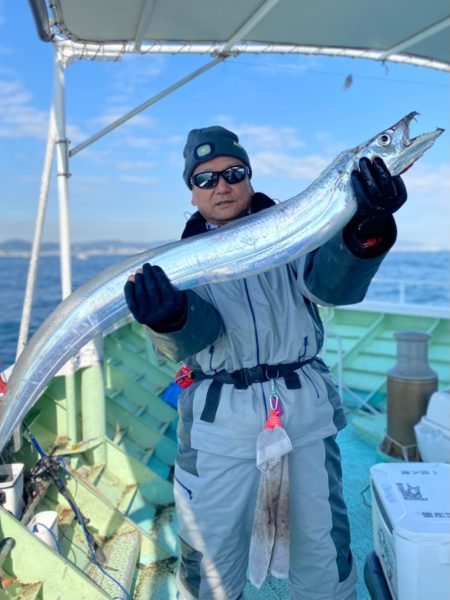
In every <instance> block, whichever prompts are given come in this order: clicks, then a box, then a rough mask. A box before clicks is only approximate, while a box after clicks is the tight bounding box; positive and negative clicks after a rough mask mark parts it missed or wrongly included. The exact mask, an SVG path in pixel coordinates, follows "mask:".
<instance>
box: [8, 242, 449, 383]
mask: <svg viewBox="0 0 450 600" xmlns="http://www.w3.org/2000/svg"><path fill="white" fill-rule="evenodd" d="M122 258H124V256H121V255H118V254H104V255H98V254H95V255H82V256H75V257H74V258H73V261H72V278H73V289H76V288H77V287H79V286H80V285H81V284H83V283H85V282H86V281H87V280H88V279H90V278H91V277H94V276H95V275H96V274H97V273H100V272H101V271H102V270H103V269H105V268H106V267H108V266H110V265H112V264H114V263H115V262H118V261H119V260H121V259H122ZM28 260H29V259H28V258H26V257H19V256H14V255H12V256H0V282H1V283H0V285H1V288H0V290H1V291H0V372H1V371H3V370H4V369H5V368H7V367H8V366H9V365H11V364H12V363H13V362H14V360H15V353H16V346H17V339H18V335H19V326H20V319H21V314H22V304H23V297H24V291H25V285H26V278H27V272H28ZM449 273H450V252H411V251H408V252H390V253H389V254H388V256H387V257H386V258H385V260H384V262H383V263H382V265H381V267H380V269H379V271H378V273H377V275H376V277H375V279H374V280H373V281H372V284H371V286H370V288H369V291H368V294H367V296H366V299H367V300H370V301H383V302H399V301H403V302H407V303H413V304H420V305H432V306H441V307H448V306H449V305H450V282H449ZM124 283H125V282H124ZM60 301H61V285H60V267H59V257H58V256H57V255H54V256H44V257H42V258H41V259H40V262H39V272H38V279H37V284H36V290H35V296H34V302H33V310H32V318H31V326H30V335H31V334H32V333H33V332H34V331H35V330H36V329H37V327H38V326H39V325H40V324H41V323H42V321H43V320H44V319H45V318H46V317H47V316H48V315H49V314H50V312H51V311H52V310H53V309H54V308H55V307H56V306H57V305H58V303H59V302H60Z"/></svg>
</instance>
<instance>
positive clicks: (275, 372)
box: [264, 365, 280, 381]
mask: <svg viewBox="0 0 450 600" xmlns="http://www.w3.org/2000/svg"><path fill="white" fill-rule="evenodd" d="M264 375H265V377H266V381H270V380H271V379H278V377H279V376H280V369H279V368H278V367H275V366H273V365H267V366H266V367H265V369H264Z"/></svg>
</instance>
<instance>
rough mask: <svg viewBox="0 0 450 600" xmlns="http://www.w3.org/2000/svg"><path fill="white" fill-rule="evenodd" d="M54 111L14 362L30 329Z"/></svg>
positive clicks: (50, 154) (45, 199)
mask: <svg viewBox="0 0 450 600" xmlns="http://www.w3.org/2000/svg"><path fill="white" fill-rule="evenodd" d="M54 117H55V116H54V109H53V107H52V110H51V113H50V122H49V129H48V137H47V148H46V151H45V159H44V166H43V170H42V178H41V189H40V193H39V204H38V213H37V217H36V224H35V228H34V239H33V245H32V248H31V257H30V264H29V267H28V276H27V284H26V288H25V296H24V301H23V309H22V318H21V320H20V330H19V340H18V342H17V350H16V360H17V359H18V358H19V356H20V354H21V352H22V350H23V349H24V348H25V345H26V343H27V339H28V331H29V328H30V320H31V309H32V305H33V298H34V290H35V286H36V275H37V269H38V263H39V254H40V251H41V242H42V232H43V229H44V222H45V213H46V210H47V201H48V190H49V187H50V175H51V169H52V164H53V155H54V151H55V121H54Z"/></svg>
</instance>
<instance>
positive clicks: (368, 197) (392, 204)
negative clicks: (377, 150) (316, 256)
mask: <svg viewBox="0 0 450 600" xmlns="http://www.w3.org/2000/svg"><path fill="white" fill-rule="evenodd" d="M351 181H352V186H353V191H354V193H355V199H356V203H357V209H356V213H355V215H354V217H353V218H352V219H351V221H350V222H349V223H348V225H346V226H345V227H344V232H343V235H344V240H345V243H346V245H347V247H348V248H349V249H350V250H351V251H352V252H353V254H355V255H356V256H360V257H366V258H370V257H374V256H379V255H381V254H384V253H385V252H387V250H389V248H391V246H392V245H393V244H394V242H395V239H396V237H397V227H396V225H395V221H394V217H393V216H392V215H393V213H394V212H396V211H397V210H398V209H399V208H400V207H401V206H402V205H403V204H404V203H405V202H406V198H407V193H406V188H405V184H404V183H403V180H402V178H401V177H400V176H399V175H395V176H392V175H391V174H390V173H389V170H388V168H387V167H386V165H385V164H384V161H383V160H382V159H381V158H379V157H375V158H374V159H373V161H370V160H369V159H368V158H366V157H364V158H361V159H360V161H359V170H356V169H355V170H354V171H352V174H351Z"/></svg>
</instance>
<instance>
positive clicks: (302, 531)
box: [125, 126, 406, 600]
mask: <svg viewBox="0 0 450 600" xmlns="http://www.w3.org/2000/svg"><path fill="white" fill-rule="evenodd" d="M184 158H185V168H184V172H183V177H184V180H185V182H186V184H187V186H188V187H189V188H190V189H191V191H192V204H193V205H194V206H195V207H196V208H197V212H196V213H195V214H194V215H193V216H192V217H191V218H190V219H189V221H188V223H187V225H186V228H185V230H184V232H183V235H182V237H183V238H185V237H189V236H193V235H201V234H202V233H203V232H205V231H207V230H209V229H213V228H216V227H221V226H223V225H225V224H226V223H229V222H231V221H233V220H235V219H238V218H240V217H242V216H243V215H246V214H249V213H253V212H257V211H259V210H263V209H265V208H267V207H269V206H272V205H273V204H274V202H273V201H272V200H271V199H270V198H268V197H267V196H265V195H264V194H261V193H255V192H254V190H253V188H252V184H251V176H252V171H251V166H250V160H249V157H248V155H247V152H246V151H245V150H244V148H243V147H242V146H241V145H240V143H239V140H238V137H237V136H236V135H235V134H234V133H232V132H231V131H228V130H227V129H224V128H223V127H217V126H214V127H207V128H204V129H195V130H193V131H191V132H190V133H189V136H188V140H187V144H186V147H185V149H184ZM352 183H353V188H354V191H355V196H356V199H357V202H358V211H357V213H356V215H355V216H354V217H353V219H352V220H351V222H350V223H349V224H348V225H347V226H346V227H345V228H344V230H343V231H342V232H340V233H339V234H338V235H337V236H336V237H335V238H333V239H331V240H330V241H329V242H327V243H326V244H324V245H323V246H322V247H321V248H319V249H318V250H316V251H314V252H312V253H310V254H309V255H307V256H303V257H301V258H298V259H296V260H294V261H293V262H291V263H289V264H287V265H284V266H282V267H278V268H274V269H272V270H269V271H267V272H265V273H262V274H260V275H257V276H253V277H247V278H246V279H242V280H239V281H231V282H226V283H221V284H215V285H206V286H202V287H200V288H196V289H195V290H188V291H186V292H182V291H179V290H176V289H175V288H174V287H173V286H172V285H171V284H170V282H169V280H168V279H167V277H166V276H165V274H164V272H163V271H162V269H160V268H159V267H157V266H154V267H153V266H150V265H148V264H146V265H144V266H143V269H142V271H141V272H138V273H136V275H135V276H133V277H130V278H129V281H128V282H127V283H126V286H125V295H126V299H127V303H128V306H129V308H130V310H131V312H132V313H133V315H134V316H135V318H136V319H137V320H138V321H139V322H140V323H143V324H145V325H147V326H148V327H149V328H150V329H149V334H150V336H151V338H152V340H153V342H154V344H155V345H156V346H157V347H158V348H159V350H160V351H161V352H163V353H164V354H166V355H167V356H168V357H169V358H171V359H172V360H175V361H178V360H186V361H187V363H188V365H189V366H190V367H191V368H192V369H193V371H194V372H195V382H194V384H193V385H192V386H190V387H188V388H187V389H185V390H184V392H183V394H182V395H181V397H180V402H179V414H180V419H179V428H178V454H177V460H176V465H175V481H174V492H175V501H176V506H177V512H178V518H179V536H180V545H181V555H182V556H181V564H180V570H179V574H178V586H179V590H180V596H181V598H183V599H185V600H191V599H194V598H199V599H201V600H206V599H215V600H238V599H241V598H243V589H244V587H245V584H246V576H247V568H248V562H249V558H248V557H249V548H250V543H251V539H252V531H253V535H255V528H256V529H257V528H258V526H259V525H261V523H260V522H259V523H258V522H257V521H255V505H256V503H257V500H258V489H259V482H260V471H259V470H258V468H257V465H256V445H257V440H258V436H259V434H260V433H261V431H262V430H263V429H264V427H265V424H266V426H267V423H268V421H267V419H268V416H269V413H270V409H271V408H274V407H273V406H272V405H271V402H272V400H273V398H274V397H276V398H279V401H280V405H281V406H279V407H278V408H280V409H281V415H280V417H279V419H280V421H281V425H282V427H283V428H284V430H285V432H286V434H287V436H288V438H289V440H290V443H291V445H292V450H291V451H290V452H289V453H288V454H287V455H286V456H287V464H288V477H289V486H288V487H289V491H288V494H289V508H288V514H286V515H284V517H286V518H285V519H284V521H283V516H282V517H281V518H280V521H279V522H282V521H283V522H284V523H285V525H286V527H285V529H286V530H285V531H282V530H281V528H280V526H279V522H277V527H276V533H275V536H276V538H277V541H281V543H283V541H284V543H285V544H286V543H288V549H289V561H288V562H289V565H288V568H289V585H290V590H291V596H292V598H293V599H296V600H312V599H319V598H320V599H321V600H350V599H354V598H356V596H355V589H354V588H355V579H356V576H355V567H354V563H353V559H352V555H351V551H350V534H349V525H348V519H347V513H346V507H345V503H344V500H343V497H342V489H341V466H340V455H339V449H338V447H337V444H336V441H335V436H336V433H337V431H338V430H339V429H341V428H342V427H344V425H345V418H344V414H343V408H342V405H341V402H340V398H339V396H338V394H337V392H336V388H335V385H334V383H333V381H332V378H331V376H330V373H329V371H328V369H327V367H326V366H325V364H324V363H323V361H322V360H321V359H320V358H318V353H319V351H320V349H321V346H322V342H323V327H322V323H321V321H320V317H319V314H318V310H317V303H322V304H343V303H345V304H348V303H354V302H359V301H361V300H362V299H363V297H364V295H365V293H366V290H367V288H368V286H369V283H370V281H371V279H372V277H373V276H374V274H375V272H376V271H377V269H378V267H379V265H380V263H381V261H382V259H383V257H384V255H385V254H386V252H387V251H388V250H389V248H390V247H391V246H392V244H393V243H394V241H395V238H396V226H395V221H394V219H393V217H392V213H393V212H394V211H395V210H397V209H398V208H399V207H400V206H401V205H402V204H403V203H404V202H405V200H406V190H405V187H404V185H403V182H402V180H401V179H400V177H391V175H390V174H389V172H388V171H387V169H386V167H385V165H384V163H383V162H382V161H381V160H380V159H375V160H374V161H373V162H372V163H371V162H370V161H369V160H367V159H362V160H361V161H360V165H359V170H356V171H354V172H353V174H352ZM279 423H280V422H279ZM277 493H278V492H277V491H275V494H274V495H275V496H276V495H277ZM273 501H274V502H276V501H277V498H274V500H273ZM269 508H270V507H269ZM263 525H264V524H263ZM283 536H284V537H285V539H284V540H283V539H281V538H283ZM287 540H289V541H288V542H287ZM272 541H273V540H272Z"/></svg>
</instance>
